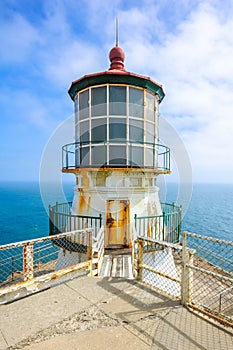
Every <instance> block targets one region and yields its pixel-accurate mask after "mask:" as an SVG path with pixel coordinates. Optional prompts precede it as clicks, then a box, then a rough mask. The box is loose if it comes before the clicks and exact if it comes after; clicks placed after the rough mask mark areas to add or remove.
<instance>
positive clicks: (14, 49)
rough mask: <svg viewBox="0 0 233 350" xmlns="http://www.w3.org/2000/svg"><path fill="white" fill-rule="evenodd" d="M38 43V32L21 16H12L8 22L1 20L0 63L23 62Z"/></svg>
mask: <svg viewBox="0 0 233 350" xmlns="http://www.w3.org/2000/svg"><path fill="white" fill-rule="evenodd" d="M39 41H40V37H39V33H38V31H37V30H36V29H35V27H34V26H33V25H31V24H30V23H29V22H28V21H27V20H26V19H25V18H24V17H22V16H21V15H19V14H17V13H16V14H14V15H13V16H12V17H11V20H10V21H7V20H3V19H2V18H1V30H0V42H1V50H0V61H1V63H7V64H9V63H12V62H13V63H15V62H24V60H25V59H26V58H27V57H28V56H29V55H30V54H31V53H32V52H33V50H34V49H35V46H34V45H35V44H37V43H38V42H39Z"/></svg>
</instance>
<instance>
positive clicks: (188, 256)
mask: <svg viewBox="0 0 233 350" xmlns="http://www.w3.org/2000/svg"><path fill="white" fill-rule="evenodd" d="M194 254H195V250H194V249H188V248H187V236H186V233H185V232H184V233H183V238H182V275H181V304H182V305H187V304H190V303H191V302H192V290H193V270H192V269H191V268H190V267H189V266H192V265H193V258H194Z"/></svg>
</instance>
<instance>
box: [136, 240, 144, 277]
mask: <svg viewBox="0 0 233 350" xmlns="http://www.w3.org/2000/svg"><path fill="white" fill-rule="evenodd" d="M142 264H143V240H142V239H138V264H137V270H138V280H139V281H141V280H142Z"/></svg>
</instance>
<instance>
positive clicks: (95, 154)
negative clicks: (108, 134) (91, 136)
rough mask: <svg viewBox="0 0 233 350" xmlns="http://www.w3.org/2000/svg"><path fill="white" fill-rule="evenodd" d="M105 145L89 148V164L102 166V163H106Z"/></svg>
mask: <svg viewBox="0 0 233 350" xmlns="http://www.w3.org/2000/svg"><path fill="white" fill-rule="evenodd" d="M106 147H107V146H103V145H101V146H99V145H96V146H93V147H92V148H91V165H92V166H95V165H98V166H100V167H101V166H102V165H104V164H106V162H107V152H106Z"/></svg>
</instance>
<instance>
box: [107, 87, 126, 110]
mask: <svg viewBox="0 0 233 350" xmlns="http://www.w3.org/2000/svg"><path fill="white" fill-rule="evenodd" d="M109 114H110V115H126V87H125V86H109Z"/></svg>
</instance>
